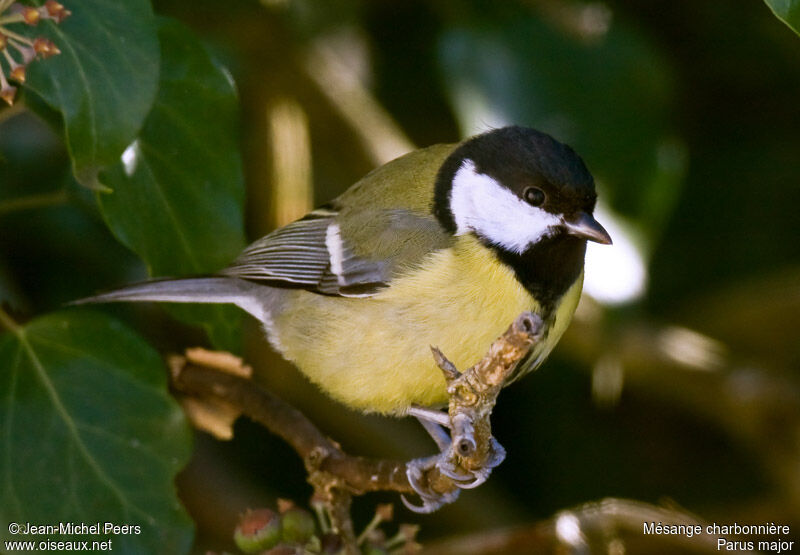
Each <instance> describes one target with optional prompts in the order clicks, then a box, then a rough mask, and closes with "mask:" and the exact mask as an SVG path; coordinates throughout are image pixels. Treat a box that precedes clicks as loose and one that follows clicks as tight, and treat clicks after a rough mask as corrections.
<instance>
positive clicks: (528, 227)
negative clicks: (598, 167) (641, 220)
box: [434, 126, 611, 254]
mask: <svg viewBox="0 0 800 555" xmlns="http://www.w3.org/2000/svg"><path fill="white" fill-rule="evenodd" d="M596 201H597V195H596V193H595V190H594V179H593V178H592V175H591V174H590V173H589V170H587V169H586V165H585V164H584V163H583V160H581V159H580V157H579V156H578V155H577V154H576V153H575V151H573V150H572V149H571V148H570V147H568V146H566V145H564V144H562V143H559V142H558V141H556V140H555V139H553V138H552V137H550V136H549V135H546V134H544V133H541V132H539V131H536V130H535V129H529V128H526V127H517V126H514V127H503V128H501V129H495V130H493V131H489V132H488V133H484V134H482V135H478V136H476V137H473V138H471V139H469V140H467V141H465V142H464V143H462V144H461V145H460V146H459V147H457V148H456V149H455V150H454V151H453V152H452V153H451V154H450V156H449V157H448V158H447V159H446V160H445V162H444V164H442V167H441V169H440V170H439V174H438V176H437V182H436V193H435V202H434V212H435V214H436V216H437V218H438V219H439V221H440V222H441V223H442V225H443V226H444V227H445V228H446V229H448V230H449V231H450V232H451V233H454V234H457V235H461V234H464V233H470V232H472V233H475V234H476V235H477V236H478V237H480V238H481V240H483V241H485V242H486V243H489V244H491V245H493V246H494V247H496V248H499V249H502V250H504V251H507V252H510V253H517V254H521V253H523V252H525V251H527V250H528V249H529V248H531V247H532V246H533V245H535V244H536V243H538V242H540V241H541V240H543V239H545V238H548V237H554V236H557V235H563V234H568V235H571V236H573V237H578V238H580V239H583V240H589V241H596V242H599V243H610V242H611V239H610V237H609V236H608V233H607V232H606V231H605V230H604V229H603V227H602V226H601V225H600V224H599V223H597V221H595V219H594V218H593V217H592V212H593V211H594V206H595V203H596Z"/></svg>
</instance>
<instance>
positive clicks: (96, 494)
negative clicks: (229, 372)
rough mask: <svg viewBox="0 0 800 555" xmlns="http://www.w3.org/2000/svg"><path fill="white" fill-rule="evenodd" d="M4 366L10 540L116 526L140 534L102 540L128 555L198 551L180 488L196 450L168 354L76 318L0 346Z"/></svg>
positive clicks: (3, 495) (38, 326) (63, 316)
mask: <svg viewBox="0 0 800 555" xmlns="http://www.w3.org/2000/svg"><path fill="white" fill-rule="evenodd" d="M4 324H7V322H4ZM0 367H1V368H2V369H3V372H2V381H0V411H2V413H3V419H2V423H0V443H2V445H3V451H4V456H3V457H2V460H1V461H0V472H2V474H3V476H4V477H5V478H4V479H3V481H2V486H0V521H2V525H3V529H4V530H5V529H7V527H8V524H9V522H31V523H36V524H40V523H41V524H43V523H48V524H52V523H58V522H59V521H60V522H65V523H66V522H76V523H80V522H85V523H87V524H93V523H95V522H102V523H105V522H113V523H116V524H120V525H122V524H129V525H138V526H140V527H141V534H125V535H111V534H103V533H100V534H97V535H95V536H93V537H91V539H96V540H98V541H105V540H107V539H109V538H110V539H111V540H112V544H111V545H112V546H113V548H114V550H119V551H120V552H122V553H167V552H169V553H185V552H186V551H188V548H189V547H190V545H191V539H192V524H191V521H190V520H189V518H188V516H187V515H186V512H185V511H184V509H183V507H182V506H181V505H180V503H179V502H178V499H177V498H176V496H175V494H174V487H173V484H172V481H173V479H174V476H175V473H176V472H178V470H179V469H180V468H182V467H183V466H184V464H185V463H186V460H187V459H188V457H189V454H190V451H191V450H190V445H191V442H190V436H189V429H188V426H187V424H186V421H185V420H184V417H183V413H182V412H181V410H180V408H179V407H178V405H177V403H176V402H175V401H174V400H173V399H172V398H171V397H169V395H168V394H167V392H166V379H165V374H164V368H163V363H162V361H161V360H160V357H159V355H158V353H156V352H155V351H154V350H152V349H151V348H150V347H149V346H148V345H147V344H146V343H145V342H144V341H142V340H141V339H140V338H139V337H137V336H136V335H135V334H134V333H133V332H131V331H130V330H129V329H128V328H126V327H125V326H123V325H122V324H120V323H119V322H118V321H115V320H112V319H111V318H109V317H107V316H104V315H102V314H100V313H89V312H77V311H71V312H69V313H66V312H62V313H53V314H50V315H48V316H44V317H42V318H39V319H36V320H34V321H32V322H30V323H28V324H27V325H25V326H24V327H19V328H16V329H14V330H12V331H11V332H10V333H8V334H6V335H4V336H3V337H2V338H0ZM50 539H56V538H55V537H51V538H50ZM58 539H59V540H62V541H66V540H67V539H69V537H68V536H59V537H58ZM72 539H83V540H86V539H90V538H87V537H86V536H73V537H72Z"/></svg>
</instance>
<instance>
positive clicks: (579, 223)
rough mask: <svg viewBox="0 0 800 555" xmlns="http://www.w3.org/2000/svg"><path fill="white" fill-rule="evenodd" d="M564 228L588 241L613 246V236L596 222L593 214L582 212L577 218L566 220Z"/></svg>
mask: <svg viewBox="0 0 800 555" xmlns="http://www.w3.org/2000/svg"><path fill="white" fill-rule="evenodd" d="M564 227H565V228H566V230H567V233H569V234H570V235H574V236H575V237H580V238H581V239H586V240H587V241H594V242H595V243H600V244H602V245H610V244H611V236H610V235H609V234H608V231H606V230H605V228H604V227H603V226H601V225H600V224H599V223H598V222H597V220H595V219H594V218H593V217H592V215H591V214H587V213H586V212H581V213H579V214H578V216H577V217H575V218H573V219H572V220H566V219H565V220H564Z"/></svg>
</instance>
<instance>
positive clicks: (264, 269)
mask: <svg viewBox="0 0 800 555" xmlns="http://www.w3.org/2000/svg"><path fill="white" fill-rule="evenodd" d="M336 216H337V212H335V211H332V210H325V209H320V210H315V211H314V212H311V213H310V214H309V215H308V216H306V217H305V218H303V219H301V220H298V221H296V222H294V223H291V224H289V225H287V226H285V227H282V228H280V229H277V230H275V231H274V232H272V233H270V234H269V235H267V236H265V237H263V238H261V239H259V240H258V241H256V242H255V243H253V244H252V245H250V246H249V247H247V248H246V249H245V250H244V251H243V252H242V254H241V255H239V257H238V258H237V259H236V260H235V261H234V262H233V264H231V265H230V266H229V267H228V268H226V269H225V270H223V271H222V272H221V273H222V274H224V275H227V276H233V277H238V278H242V279H246V280H250V281H262V282H268V283H271V284H273V285H277V286H281V285H282V286H284V287H299V288H303V289H308V290H311V291H315V292H318V293H322V294H325V295H338V296H343V297H362V296H370V295H374V294H375V293H376V292H378V291H379V290H380V289H381V288H383V287H386V286H387V285H388V280H389V275H388V273H389V272H388V266H389V263H388V261H386V260H368V259H365V258H359V257H358V256H356V255H355V254H354V253H353V251H352V250H351V248H350V247H349V245H347V244H346V242H345V241H343V240H342V236H341V230H340V227H339V224H338V223H337V221H336Z"/></svg>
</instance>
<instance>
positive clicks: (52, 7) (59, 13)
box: [40, 0, 72, 23]
mask: <svg viewBox="0 0 800 555" xmlns="http://www.w3.org/2000/svg"><path fill="white" fill-rule="evenodd" d="M40 9H43V10H44V11H45V13H47V15H48V16H49V17H50V19H53V20H55V22H56V23H61V22H62V21H64V20H65V19H66V18H68V17H69V16H70V15H72V12H71V11H69V10H68V9H66V8H65V7H64V6H63V5H62V4H59V3H58V2H56V1H55V0H47V2H45V3H44V6H43V8H40Z"/></svg>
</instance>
